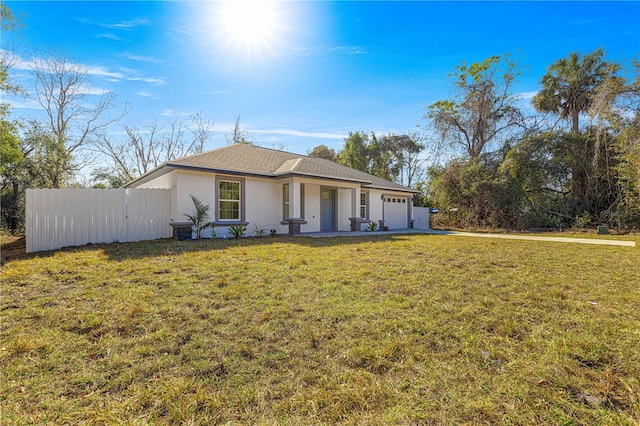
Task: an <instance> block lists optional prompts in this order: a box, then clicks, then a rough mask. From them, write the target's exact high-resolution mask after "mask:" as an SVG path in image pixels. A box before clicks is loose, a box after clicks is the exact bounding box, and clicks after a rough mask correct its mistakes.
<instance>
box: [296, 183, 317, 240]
mask: <svg viewBox="0 0 640 426" xmlns="http://www.w3.org/2000/svg"><path fill="white" fill-rule="evenodd" d="M304 219H305V220H306V221H307V223H306V224H305V225H302V226H301V227H300V230H301V231H302V232H318V231H320V185H319V184H317V183H305V184H304Z"/></svg>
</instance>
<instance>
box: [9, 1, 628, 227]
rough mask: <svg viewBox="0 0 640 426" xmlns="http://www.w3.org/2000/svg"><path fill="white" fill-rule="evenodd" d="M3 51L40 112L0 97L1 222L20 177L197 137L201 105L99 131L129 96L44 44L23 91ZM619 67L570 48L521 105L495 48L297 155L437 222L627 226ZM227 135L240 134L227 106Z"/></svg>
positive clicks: (194, 143) (117, 173)
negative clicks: (384, 112) (23, 113)
mask: <svg viewBox="0 0 640 426" xmlns="http://www.w3.org/2000/svg"><path fill="white" fill-rule="evenodd" d="M1 6H2V30H3V31H14V30H15V29H16V27H17V26H18V25H19V23H18V22H17V21H16V19H14V17H13V15H12V14H11V10H10V9H9V8H8V7H7V6H6V5H5V4H4V3H2V4H1ZM15 60H16V57H15V56H14V54H13V53H12V52H11V51H6V50H3V51H2V56H1V57H0V89H1V90H2V92H3V94H13V95H23V96H26V97H28V98H30V99H31V100H32V101H34V102H36V103H37V104H38V105H39V106H40V107H41V108H42V110H43V118H42V119H40V120H27V121H25V120H15V119H12V117H11V109H10V105H8V104H4V103H3V104H1V105H0V130H1V145H0V198H1V199H0V202H1V204H2V209H1V213H0V222H1V226H2V228H4V229H8V230H10V231H12V232H20V231H21V230H22V229H23V227H24V204H25V191H26V188H62V187H70V186H94V187H119V186H121V185H123V184H125V183H127V182H129V181H131V180H132V179H135V178H136V177H138V176H140V175H142V174H144V173H146V172H148V171H149V170H151V169H153V168H154V167H156V166H158V165H160V164H161V163H163V162H165V161H168V160H171V159H175V158H179V157H182V156H185V155H189V154H194V153H198V152H201V151H202V150H203V149H204V147H205V146H206V144H207V142H208V141H209V138H210V132H211V129H212V128H213V122H212V121H209V120H208V119H206V118H205V117H204V116H203V115H201V114H197V115H194V116H192V117H190V118H189V120H182V119H174V120H170V121H165V122H158V120H156V119H155V118H153V119H152V120H151V121H150V122H148V123H141V124H139V126H138V127H133V126H122V128H123V130H124V131H123V132H122V135H120V136H115V135H114V134H112V133H109V132H108V131H107V130H108V129H110V128H113V126H114V125H116V124H117V123H118V122H119V120H121V119H122V118H123V117H125V116H126V114H127V112H128V105H126V104H125V105H119V104H118V103H117V102H116V97H115V95H114V94H113V93H104V94H102V95H95V94H93V95H89V94H88V93H87V91H86V87H88V83H89V80H90V75H89V73H88V70H87V69H86V68H84V67H83V66H81V65H78V64H77V63H75V62H73V61H71V60H70V59H69V57H68V56H66V55H65V54H64V53H61V52H58V51H49V52H47V54H46V55H41V56H38V57H34V58H32V60H31V71H32V72H31V76H32V80H31V83H30V84H31V87H30V90H24V88H22V87H20V86H19V85H17V84H15V83H14V82H13V81H12V79H11V78H10V77H11V75H10V71H11V67H12V65H13V63H14V62H15ZM624 71H625V70H624V69H623V66H622V64H617V63H611V62H609V61H607V60H606V58H605V54H604V51H603V50H596V51H594V52H590V53H588V54H585V55H581V54H579V53H571V54H569V55H568V57H566V58H561V59H558V60H557V61H556V62H554V63H553V64H551V65H550V66H549V68H548V70H547V73H546V74H545V75H544V76H542V78H541V80H540V90H539V91H538V92H537V94H536V95H535V96H534V97H533V99H532V100H531V103H530V105H527V104H525V103H524V102H523V100H522V99H521V98H520V97H519V95H518V94H517V93H515V92H514V86H515V85H516V84H517V82H518V78H519V77H520V73H521V67H520V65H519V64H518V63H516V62H515V61H513V60H512V59H511V58H510V56H509V55H508V54H507V55H501V56H492V57H489V58H487V59H486V60H484V61H480V62H474V63H472V64H466V63H464V62H463V63H462V64H460V65H459V66H457V67H455V69H454V70H453V73H452V74H451V77H452V89H453V90H452V93H451V96H449V97H448V98H447V99H443V100H439V101H436V102H434V103H432V104H430V105H428V106H426V107H425V111H424V116H423V117H422V121H421V123H420V127H421V130H420V131H419V132H413V133H408V134H387V135H380V134H375V133H373V132H370V133H367V132H363V131H356V132H350V133H349V134H348V136H347V137H346V138H345V139H344V144H343V146H342V148H341V149H340V150H338V151H337V152H336V151H335V150H334V149H331V148H329V147H327V146H326V145H320V146H317V147H315V148H314V149H313V150H311V151H310V152H308V154H309V155H310V156H315V157H321V158H325V159H328V160H330V161H335V162H337V163H340V164H343V165H345V166H348V167H352V168H354V169H357V170H362V171H364V172H367V173H370V174H373V175H376V176H379V177H382V178H384V179H387V180H391V181H395V182H398V183H400V184H403V185H407V186H409V187H412V188H415V189H417V190H418V191H420V194H418V195H416V197H415V199H414V203H415V204H417V205H428V206H436V207H438V208H439V209H440V211H441V212H442V213H441V214H440V215H438V221H440V222H441V223H443V224H445V225H456V226H487V227H502V228H505V227H507V228H513V227H516V228H549V227H552V228H565V227H571V226H592V225H594V224H596V223H606V224H609V225H610V226H613V227H619V228H639V227H640V102H639V101H640V76H639V74H640V64H639V63H638V62H637V61H634V62H633V63H632V67H631V69H630V70H627V72H628V73H629V74H633V75H635V78H631V79H629V78H627V77H625V74H624ZM227 143H253V140H252V139H251V136H250V134H249V132H248V131H247V130H246V129H244V128H243V127H242V126H241V125H240V117H239V116H238V119H237V120H236V122H235V126H234V128H233V131H232V132H231V133H230V134H229V135H227ZM280 148H282V147H280ZM95 164H100V166H99V167H95ZM91 165H93V166H94V167H92V172H91V175H90V180H89V181H85V182H82V183H79V182H78V176H79V174H80V172H82V171H86V170H87V168H88V167H89V166H91Z"/></svg>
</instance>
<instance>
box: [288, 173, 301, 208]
mask: <svg viewBox="0 0 640 426" xmlns="http://www.w3.org/2000/svg"><path fill="white" fill-rule="evenodd" d="M289 217H291V218H300V217H302V208H301V206H300V181H299V180H297V179H296V178H293V179H292V180H291V183H290V184H289Z"/></svg>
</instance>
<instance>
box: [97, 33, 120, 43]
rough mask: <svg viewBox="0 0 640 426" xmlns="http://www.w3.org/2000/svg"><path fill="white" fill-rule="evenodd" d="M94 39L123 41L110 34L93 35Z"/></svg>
mask: <svg viewBox="0 0 640 426" xmlns="http://www.w3.org/2000/svg"><path fill="white" fill-rule="evenodd" d="M95 37H96V38H106V39H109V40H116V41H124V39H123V38H122V37H118V36H117V35H115V34H110V33H105V34H96V35H95Z"/></svg>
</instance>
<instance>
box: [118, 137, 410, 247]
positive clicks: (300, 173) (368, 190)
mask: <svg viewBox="0 0 640 426" xmlns="http://www.w3.org/2000/svg"><path fill="white" fill-rule="evenodd" d="M126 187H127V188H168V189H171V218H172V221H173V222H174V223H179V222H184V221H185V220H186V217H185V214H190V213H192V212H193V210H194V206H193V201H192V199H191V196H190V194H193V195H194V196H196V197H197V198H198V199H199V200H200V201H202V202H203V203H205V204H209V205H210V210H209V213H210V216H211V218H212V219H213V220H214V222H215V232H216V234H217V235H218V236H228V235H229V234H228V227H229V226H230V225H233V224H246V225H248V231H249V232H251V231H252V230H253V229H254V226H255V225H257V226H258V227H259V228H262V229H266V230H267V232H269V230H272V229H274V230H276V232H277V233H290V234H297V233H300V232H302V233H305V232H323V231H354V230H363V228H364V226H365V224H366V223H367V222H369V221H375V222H378V223H379V224H381V225H382V226H386V227H388V228H389V229H402V228H409V227H411V225H412V219H413V208H412V196H413V194H414V193H415V192H416V191H415V190H413V189H411V188H408V187H405V186H402V185H398V184H396V183H394V182H390V181H387V180H384V179H381V178H379V177H376V176H373V175H370V174H368V173H364V172H361V171H358V170H354V169H351V168H349V167H345V166H342V165H339V164H336V163H334V162H332V161H329V160H325V159H322V158H314V157H307V156H304V155H298V154H292V153H288V152H283V151H277V150H273V149H267V148H261V147H256V146H251V145H246V144H236V145H230V146H226V147H223V148H218V149H214V150H211V151H207V152H203V153H201V154H196V155H191V156H188V157H184V158H180V159H177V160H173V161H168V162H166V163H164V164H162V165H161V166H159V167H157V168H155V169H154V170H152V171H150V172H148V173H146V174H145V175H143V176H141V177H139V178H138V179H136V180H134V181H132V182H130V183H129V184H127V185H126Z"/></svg>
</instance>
